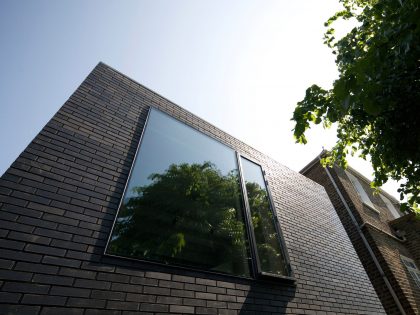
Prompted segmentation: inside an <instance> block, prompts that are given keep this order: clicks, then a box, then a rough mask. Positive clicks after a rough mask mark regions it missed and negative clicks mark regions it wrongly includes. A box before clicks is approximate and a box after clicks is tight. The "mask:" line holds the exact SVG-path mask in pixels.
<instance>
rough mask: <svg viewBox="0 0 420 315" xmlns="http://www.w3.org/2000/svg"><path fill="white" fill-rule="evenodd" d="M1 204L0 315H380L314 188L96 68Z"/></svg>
mask: <svg viewBox="0 0 420 315" xmlns="http://www.w3.org/2000/svg"><path fill="white" fill-rule="evenodd" d="M203 154H204V155H203ZM0 209H1V210H0V237H1V239H0V314H43V315H46V314H75V315H76V314H80V315H82V314H83V315H93V314H105V315H107V314H118V315H123V314H136V313H142V314H166V313H172V314H192V313H195V314H384V310H383V307H382V304H381V302H380V300H379V298H378V296H377V294H376V293H375V290H374V288H373V286H372V284H371V282H370V281H369V278H368V276H367V274H366V272H365V270H364V268H363V265H362V263H361V262H360V260H359V258H358V257H357V254H356V252H355V250H354V248H353V246H352V244H351V241H350V239H349V237H348V235H347V234H346V232H345V230H344V227H343V225H342V224H341V222H340V219H339V217H338V215H337V213H336V211H335V210H334V208H333V205H332V204H331V202H330V200H329V199H328V195H327V193H326V191H325V189H324V188H323V187H322V186H321V185H319V184H316V183H315V182H313V181H312V180H309V179H307V178H306V177H305V176H302V175H301V174H298V173H296V172H294V171H291V170H290V169H288V168H287V167H285V166H283V165H281V164H279V163H277V162H276V161H274V160H272V159H270V158H269V157H267V156H266V155H264V154H262V153H260V152H258V151H256V150H255V149H253V148H251V147H249V146H248V145H246V144H244V143H243V142H241V141H239V140H237V139H235V138H233V137H232V136H230V135H228V134H226V133H225V132H223V131H221V130H220V129H218V128H216V127H214V126H213V125H211V124H209V123H207V122H206V121H204V120H202V119H200V118H199V117H197V116H195V115H193V114H191V113H190V112H188V111H186V110H184V109H182V108H181V107H179V106H177V105H175V104H173V103H172V102H170V101H168V100H167V99H165V98H163V97H161V96H159V95H158V94H156V93H154V92H152V91H150V90H148V89H147V88H145V87H143V86H142V85H140V84H138V83H136V82H135V81H133V80H131V79H130V78H128V77H126V76H124V75H123V74H121V73H119V72H118V71H116V70H114V69H112V68H110V67H109V66H107V65H105V64H103V63H99V64H98V65H97V66H96V67H95V69H94V70H93V71H92V72H91V73H90V74H89V76H88V77H87V78H86V79H85V80H84V82H83V83H82V84H81V85H80V86H79V88H78V89H77V90H76V91H75V92H74V93H73V95H72V96H71V97H70V98H69V100H67V101H66V102H65V104H64V105H63V106H62V107H61V109H60V110H59V111H58V112H57V113H56V114H55V115H54V117H53V118H52V119H51V120H50V121H49V122H48V123H47V125H46V126H45V127H44V128H43V129H42V130H41V132H40V133H39V134H38V135H37V136H36V137H35V139H34V140H33V141H32V142H31V143H30V144H29V145H28V147H27V148H26V149H25V150H24V151H23V152H22V153H21V154H20V156H19V157H18V158H17V159H16V161H15V162H14V163H13V164H12V165H11V166H10V168H9V169H8V170H7V171H6V172H5V173H4V175H3V176H2V177H1V180H0Z"/></svg>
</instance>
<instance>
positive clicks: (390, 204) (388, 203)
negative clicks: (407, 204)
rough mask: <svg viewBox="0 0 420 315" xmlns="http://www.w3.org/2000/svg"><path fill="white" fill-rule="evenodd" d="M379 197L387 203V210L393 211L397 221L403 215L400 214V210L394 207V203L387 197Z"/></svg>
mask: <svg viewBox="0 0 420 315" xmlns="http://www.w3.org/2000/svg"><path fill="white" fill-rule="evenodd" d="M379 196H381V199H382V200H383V201H384V202H385V204H386V206H387V208H388V210H389V211H391V213H392V215H393V216H394V218H395V219H397V218H399V217H400V216H401V215H400V213H399V212H398V210H397V209H396V208H395V207H394V205H393V203H392V202H391V200H389V199H388V198H387V197H385V196H384V195H382V194H380V195H379Z"/></svg>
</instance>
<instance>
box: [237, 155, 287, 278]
mask: <svg viewBox="0 0 420 315" xmlns="http://www.w3.org/2000/svg"><path fill="white" fill-rule="evenodd" d="M241 164H242V169H243V177H244V180H245V186H246V191H247V197H248V203H249V208H250V212H251V221H252V228H253V230H254V235H255V240H256V243H257V244H256V245H257V252H258V257H259V260H260V266H261V271H263V272H266V273H272V274H277V275H287V269H286V264H285V261H284V257H283V253H282V250H281V247H280V243H279V236H278V234H277V231H276V228H275V222H274V216H273V212H272V210H271V207H270V201H269V198H268V191H267V188H266V186H265V180H264V177H263V174H262V170H261V167H260V166H259V165H257V164H255V163H253V162H251V161H249V160H247V159H245V158H241Z"/></svg>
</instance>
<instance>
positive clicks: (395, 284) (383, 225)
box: [300, 152, 420, 314]
mask: <svg viewBox="0 0 420 315" xmlns="http://www.w3.org/2000/svg"><path fill="white" fill-rule="evenodd" d="M322 154H323V152H322V153H321V154H320V156H322ZM300 173H301V174H303V175H305V176H306V177H308V178H310V179H312V180H314V181H315V182H317V183H319V184H321V185H323V186H324V187H325V189H326V191H327V193H328V195H329V197H330V199H331V201H332V203H333V205H334V207H335V209H336V211H337V214H338V216H339V217H340V220H341V222H342V223H343V225H344V227H345V229H346V231H347V234H348V235H349V237H350V239H351V241H352V243H353V245H354V248H355V249H356V252H357V254H358V255H359V258H360V260H361V261H362V263H363V266H364V267H365V269H366V271H367V273H368V275H369V278H370V280H371V281H372V284H373V286H374V287H375V290H376V292H377V293H378V296H379V298H380V299H381V301H382V304H383V306H384V308H385V310H386V312H387V313H388V314H402V313H405V314H420V271H419V269H418V267H420V256H419V255H420V220H418V218H417V219H416V217H415V215H414V214H405V215H404V214H403V213H401V212H400V211H399V203H398V201H397V200H396V199H395V198H393V197H392V196H390V195H389V194H387V193H386V192H384V191H382V190H380V192H379V193H378V194H376V193H374V190H373V189H372V188H371V187H370V181H369V180H368V179H367V178H366V177H364V176H363V175H361V174H360V173H358V172H357V171H355V170H354V169H352V168H351V167H348V168H347V169H346V170H343V169H341V168H339V167H337V166H334V167H333V168H323V167H322V166H321V164H320V162H319V157H317V158H316V159H314V160H313V161H312V162H311V163H309V164H308V165H307V166H306V167H305V168H304V169H302V171H301V172H300Z"/></svg>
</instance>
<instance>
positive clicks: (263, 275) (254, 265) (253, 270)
mask: <svg viewBox="0 0 420 315" xmlns="http://www.w3.org/2000/svg"><path fill="white" fill-rule="evenodd" d="M152 110H156V111H159V112H162V113H164V114H166V115H168V116H169V117H172V118H173V119H175V120H176V121H177V122H179V123H181V124H183V125H186V126H188V127H190V128H193V129H194V130H195V131H197V132H200V133H201V134H204V135H206V136H207V137H210V138H211V139H213V140H215V141H217V142H219V143H221V144H223V145H225V146H227V147H228V148H230V149H232V150H233V151H234V152H235V156H236V163H237V167H238V176H239V182H240V189H241V193H242V203H243V211H244V213H243V215H244V220H245V225H246V231H245V232H246V233H245V234H246V237H247V241H248V244H249V251H250V254H251V261H250V262H249V265H250V274H251V277H246V276H239V275H234V274H228V273H221V272H217V271H212V270H208V269H200V268H194V267H190V266H183V265H178V264H165V263H161V262H157V261H151V260H147V259H141V258H133V257H126V256H120V255H116V254H111V253H108V252H107V251H108V246H109V243H110V241H111V237H112V232H113V230H114V226H115V223H116V221H117V218H118V214H119V212H120V209H121V206H122V203H123V199H124V196H125V193H126V190H127V187H128V183H129V181H130V179H131V175H132V172H133V169H134V164H135V162H136V160H137V157H138V154H139V151H140V146H141V143H142V141H143V137H144V134H145V131H146V128H147V125H148V121H149V117H150V113H151V111H152ZM241 158H244V159H247V160H248V161H250V162H252V163H254V164H256V165H258V166H259V167H260V168H261V171H262V176H263V178H264V183H265V188H266V190H267V194H268V198H269V204H270V210H271V211H272V213H273V217H274V218H275V220H274V226H275V229H276V232H277V235H278V238H277V240H278V242H279V244H280V247H281V251H282V255H283V258H284V261H285V264H286V267H287V272H288V275H278V274H273V273H268V272H264V271H262V270H261V266H260V261H259V257H258V252H257V249H256V248H257V247H256V239H255V235H254V231H253V228H252V222H251V211H250V207H249V202H248V196H247V192H246V187H245V180H244V176H243V169H242V163H241ZM103 254H104V255H105V256H109V257H115V258H121V259H127V260H130V261H137V262H142V263H147V264H153V265H158V266H164V267H169V268H175V269H181V270H188V271H196V272H201V273H209V274H214V275H220V276H225V277H233V278H242V279H250V280H253V279H279V280H283V281H286V282H291V283H294V282H295V280H296V279H295V277H294V272H293V269H292V268H291V264H290V257H289V254H288V251H287V247H286V243H285V241H284V236H283V233H282V229H281V226H280V221H279V219H278V214H277V211H276V209H275V206H274V201H273V198H272V194H271V191H270V187H269V183H268V181H267V179H266V173H265V170H264V168H263V166H262V165H261V164H260V162H258V161H256V160H254V159H252V158H250V157H249V156H247V155H245V154H243V153H239V152H238V150H236V149H235V148H232V147H231V146H230V145H228V144H226V143H223V142H221V141H220V140H219V139H216V138H215V137H213V136H211V135H209V134H207V133H204V132H203V131H201V130H199V129H197V128H196V127H194V126H193V125H190V124H187V123H185V122H183V121H181V120H179V119H178V118H177V117H174V116H172V115H171V114H170V113H166V112H165V111H163V110H161V109H159V108H156V107H153V106H149V108H148V111H147V116H146V120H145V123H144V126H143V130H142V132H141V135H140V139H139V142H138V144H137V148H136V152H135V154H134V157H133V160H132V163H131V166H130V170H129V173H128V176H127V179H126V182H125V185H124V189H123V192H122V194H121V199H120V202H119V204H118V210H117V211H116V213H115V217H114V221H113V224H112V226H111V228H110V232H109V236H108V239H107V242H106V245H105V248H104V253H103ZM248 259H249V258H248Z"/></svg>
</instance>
